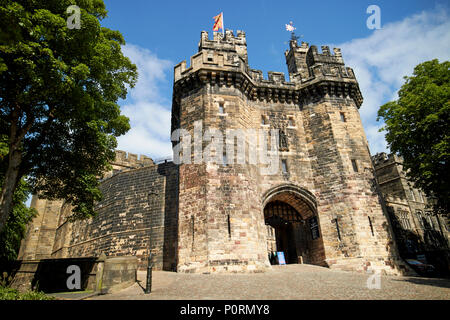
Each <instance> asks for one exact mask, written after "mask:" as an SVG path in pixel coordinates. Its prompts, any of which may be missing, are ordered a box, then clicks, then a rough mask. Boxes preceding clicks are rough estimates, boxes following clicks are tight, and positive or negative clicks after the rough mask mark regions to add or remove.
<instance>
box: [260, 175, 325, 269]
mask: <svg viewBox="0 0 450 320" xmlns="http://www.w3.org/2000/svg"><path fill="white" fill-rule="evenodd" d="M262 208H263V210H264V222H265V225H266V227H267V253H268V256H269V260H270V262H271V263H272V264H273V263H275V256H276V252H284V256H285V259H286V263H309V264H317V265H325V253H324V247H323V240H322V236H321V231H320V224H319V217H318V214H317V203H316V199H315V197H314V195H313V194H312V193H311V192H309V191H307V190H306V189H303V188H301V187H298V186H296V185H293V184H284V185H280V186H277V187H274V188H272V189H270V190H268V191H267V192H266V193H265V194H264V195H263V203H262Z"/></svg>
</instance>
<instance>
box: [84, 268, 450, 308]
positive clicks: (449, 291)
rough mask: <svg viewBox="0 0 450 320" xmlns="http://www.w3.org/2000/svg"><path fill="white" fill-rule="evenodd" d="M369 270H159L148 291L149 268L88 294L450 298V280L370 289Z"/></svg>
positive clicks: (384, 279)
mask: <svg viewBox="0 0 450 320" xmlns="http://www.w3.org/2000/svg"><path fill="white" fill-rule="evenodd" d="M369 276H370V275H369V274H363V273H355V272H346V271H337V270H330V269H328V268H322V267H318V266H312V265H286V266H275V267H273V269H272V270H270V271H268V272H266V273H254V274H184V273H174V272H165V271H155V272H153V285H152V293H151V294H144V292H143V288H142V287H144V286H145V277H146V272H138V281H139V283H136V284H135V285H133V286H131V287H129V288H127V289H124V290H122V291H119V292H117V293H112V294H106V295H101V296H95V297H91V298H88V299H89V300H94V299H107V300H111V299H123V300H177V299H183V300H184V299H185V300H205V299H206V300H209V299H218V300H236V299H243V300H245V299H246V300H265V299H270V300H290V299H295V300H309V299H318V300H323V299H325V300H340V299H362V300H366V299H383V300H385V299H432V300H443V299H444V300H450V279H432V278H416V277H396V276H381V283H380V287H381V288H380V289H369V288H367V279H368V278H369Z"/></svg>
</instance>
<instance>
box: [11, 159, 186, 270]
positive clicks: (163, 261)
mask: <svg viewBox="0 0 450 320" xmlns="http://www.w3.org/2000/svg"><path fill="white" fill-rule="evenodd" d="M112 166H113V170H112V171H110V172H107V173H105V175H104V177H103V178H102V180H101V182H100V190H101V192H102V194H103V199H102V200H101V201H100V202H98V203H97V204H96V207H95V210H96V212H97V215H96V216H95V217H93V218H91V219H87V220H82V221H75V222H69V221H68V217H69V216H70V215H71V214H72V211H71V210H72V208H71V206H70V205H69V204H68V203H66V202H64V201H53V202H50V201H47V200H44V199H39V198H38V197H36V196H34V197H33V201H32V206H33V207H35V208H37V210H38V212H39V215H38V217H36V218H35V219H34V220H33V221H32V223H31V224H30V225H29V227H28V231H27V235H26V238H25V239H24V240H23V242H22V246H21V254H20V256H19V259H41V258H68V257H88V256H99V255H100V254H102V253H104V254H106V255H107V256H127V255H132V256H136V257H138V258H139V267H140V268H141V269H144V268H146V266H147V257H148V253H149V248H150V246H151V251H152V254H153V262H154V267H155V269H164V270H174V269H175V264H176V262H175V260H176V250H177V213H178V167H177V166H176V165H174V164H173V163H172V162H163V163H159V164H155V163H154V162H153V161H152V160H151V159H150V158H146V157H143V156H141V158H140V159H138V158H137V156H136V155H133V154H128V155H127V154H126V153H124V152H123V151H116V161H114V163H112Z"/></svg>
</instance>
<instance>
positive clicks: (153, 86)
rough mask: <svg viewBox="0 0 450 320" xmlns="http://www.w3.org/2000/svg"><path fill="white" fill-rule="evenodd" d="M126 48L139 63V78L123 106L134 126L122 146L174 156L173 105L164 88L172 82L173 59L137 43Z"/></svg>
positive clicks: (131, 57)
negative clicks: (169, 73)
mask: <svg viewBox="0 0 450 320" xmlns="http://www.w3.org/2000/svg"><path fill="white" fill-rule="evenodd" d="M122 50H123V53H124V55H126V56H127V57H129V58H130V60H131V61H132V62H133V63H134V64H136V66H137V68H138V73H139V79H138V82H137V84H136V86H135V87H134V88H132V89H130V91H129V98H128V99H127V100H126V101H125V103H124V104H123V105H122V107H121V110H122V113H123V114H124V115H126V116H127V117H129V118H130V125H131V129H130V131H128V133H127V134H125V135H123V136H121V137H119V138H118V139H117V141H118V149H120V150H124V151H127V152H132V153H137V154H144V155H146V156H149V157H152V158H153V159H156V158H161V157H166V156H171V155H172V149H171V143H170V110H171V105H170V100H169V99H168V97H165V96H162V95H161V88H162V86H164V85H168V83H167V81H168V79H167V72H170V71H171V68H172V66H173V63H172V62H170V61H168V60H164V59H159V58H158V57H157V56H156V55H155V54H153V53H152V52H150V51H149V50H147V49H144V48H141V47H139V46H136V45H132V44H127V45H126V46H124V47H123V48H122Z"/></svg>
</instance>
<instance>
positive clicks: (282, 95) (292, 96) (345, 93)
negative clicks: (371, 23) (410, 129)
mask: <svg viewBox="0 0 450 320" xmlns="http://www.w3.org/2000/svg"><path fill="white" fill-rule="evenodd" d="M198 48H199V49H198V50H199V52H198V53H197V54H195V55H193V56H192V57H191V59H190V66H189V67H188V66H187V64H186V61H182V62H181V63H179V64H177V65H176V66H175V68H174V88H175V89H176V88H177V87H178V86H181V87H190V86H198V85H201V84H205V83H207V82H209V83H210V84H211V85H219V86H227V87H229V86H234V87H236V88H238V89H240V90H242V91H243V92H244V94H245V95H247V97H248V98H250V99H260V100H261V99H263V100H264V99H265V100H273V99H275V100H274V101H275V102H278V101H279V102H285V101H286V102H288V103H291V102H293V103H298V102H299V99H300V97H301V96H304V100H305V101H306V100H308V99H309V98H311V99H315V96H316V95H317V94H319V95H322V96H328V97H331V96H337V97H342V98H346V97H349V98H352V99H354V101H355V102H356V105H357V106H358V107H359V106H360V105H361V104H362V96H361V92H360V90H359V86H358V83H357V81H356V78H355V75H354V72H353V70H352V69H351V68H349V67H346V66H345V64H344V60H343V58H342V54H341V50H340V49H339V48H334V49H333V54H331V51H330V49H329V47H327V46H322V47H321V49H322V52H321V53H319V51H318V49H317V47H316V46H311V47H310V46H309V44H308V43H305V42H302V43H301V45H298V43H297V41H296V40H291V41H290V50H288V51H286V54H285V56H286V63H287V65H288V71H289V80H286V77H285V74H284V73H283V72H276V71H269V72H268V73H267V75H268V77H267V78H264V76H263V72H262V71H261V70H256V69H252V68H250V67H249V65H248V59H247V42H246V36H245V32H243V31H237V35H236V36H235V35H234V33H233V31H232V30H226V32H225V35H223V34H222V33H219V32H215V33H214V36H213V39H212V40H210V39H209V34H208V32H206V31H202V32H201V36H200V42H199V46H198ZM311 86H314V87H315V89H314V90H310V89H312V88H311ZM299 91H301V93H303V94H301V93H300V92H299ZM311 92H313V95H314V96H311ZM308 96H311V97H309V98H308Z"/></svg>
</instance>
